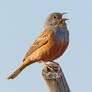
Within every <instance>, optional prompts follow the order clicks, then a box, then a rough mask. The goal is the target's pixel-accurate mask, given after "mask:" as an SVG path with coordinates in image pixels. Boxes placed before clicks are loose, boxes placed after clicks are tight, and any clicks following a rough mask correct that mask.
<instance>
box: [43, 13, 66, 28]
mask: <svg viewBox="0 0 92 92" xmlns="http://www.w3.org/2000/svg"><path fill="white" fill-rule="evenodd" d="M64 14H65V13H51V14H50V15H49V16H48V17H47V19H46V21H45V25H44V27H45V29H46V28H53V27H55V26H56V25H58V24H59V23H60V22H61V21H62V16H63V15H64Z"/></svg>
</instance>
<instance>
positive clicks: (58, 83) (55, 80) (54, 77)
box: [42, 64, 70, 92]
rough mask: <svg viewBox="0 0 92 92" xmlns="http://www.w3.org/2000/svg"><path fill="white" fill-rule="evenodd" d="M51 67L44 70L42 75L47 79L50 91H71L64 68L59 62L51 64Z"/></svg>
mask: <svg viewBox="0 0 92 92" xmlns="http://www.w3.org/2000/svg"><path fill="white" fill-rule="evenodd" d="M49 66H50V67H52V68H53V69H51V68H48V69H47V68H46V67H44V69H43V70H42V75H43V77H44V80H45V81H46V83H47V85H48V87H49V90H50V92H70V89H69V86H68V84H67V82H66V79H65V76H64V74H63V72H62V69H61V68H60V66H59V65H58V64H49Z"/></svg>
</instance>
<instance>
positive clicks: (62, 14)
mask: <svg viewBox="0 0 92 92" xmlns="http://www.w3.org/2000/svg"><path fill="white" fill-rule="evenodd" d="M65 14H67V13H66V12H64V13H61V14H60V21H62V19H63V18H62V17H63V16H64V15H65Z"/></svg>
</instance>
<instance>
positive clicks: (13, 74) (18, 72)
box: [7, 63, 26, 80]
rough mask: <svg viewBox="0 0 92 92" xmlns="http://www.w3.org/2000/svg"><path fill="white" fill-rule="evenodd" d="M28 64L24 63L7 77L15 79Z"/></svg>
mask: <svg viewBox="0 0 92 92" xmlns="http://www.w3.org/2000/svg"><path fill="white" fill-rule="evenodd" d="M25 67H26V66H25V65H24V64H23V63H22V64H21V65H20V66H19V67H18V68H17V69H16V70H15V71H14V72H13V73H12V74H11V75H10V76H9V77H8V78H7V79H8V80H9V79H14V78H15V77H17V76H18V75H19V74H20V72H21V71H22V70H23V69H24V68H25Z"/></svg>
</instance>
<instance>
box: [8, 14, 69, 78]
mask: <svg viewBox="0 0 92 92" xmlns="http://www.w3.org/2000/svg"><path fill="white" fill-rule="evenodd" d="M65 14H66V13H60V12H53V13H51V14H49V15H48V17H47V18H46V21H45V24H44V31H43V32H42V33H41V34H40V35H39V36H38V37H37V39H36V40H35V42H34V43H33V44H32V45H31V47H30V48H29V49H28V51H27V53H26V54H25V57H24V59H23V62H22V64H21V65H20V66H19V67H18V68H17V69H16V70H15V71H14V72H13V73H12V74H11V75H10V76H9V77H8V78H7V79H8V80H9V79H14V78H15V77H17V76H18V75H19V74H20V73H21V71H22V70H23V69H25V68H26V67H27V66H29V65H31V64H33V63H35V62H41V63H43V64H44V65H46V62H54V60H55V59H57V58H59V57H60V56H62V55H63V53H64V52H65V50H66V49H67V47H68V45H69V31H68V28H67V24H66V20H68V18H63V15H65Z"/></svg>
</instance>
